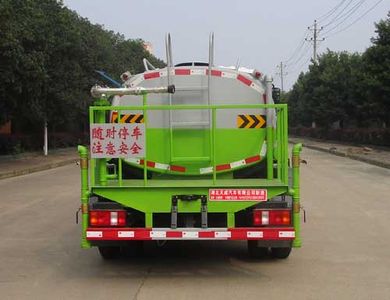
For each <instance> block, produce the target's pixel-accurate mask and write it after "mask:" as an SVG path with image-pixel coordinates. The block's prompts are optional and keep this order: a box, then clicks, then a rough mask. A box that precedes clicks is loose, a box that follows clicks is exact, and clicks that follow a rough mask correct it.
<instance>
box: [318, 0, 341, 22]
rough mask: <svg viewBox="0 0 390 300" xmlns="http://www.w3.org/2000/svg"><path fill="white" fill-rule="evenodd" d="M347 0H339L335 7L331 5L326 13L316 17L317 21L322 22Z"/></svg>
mask: <svg viewBox="0 0 390 300" xmlns="http://www.w3.org/2000/svg"><path fill="white" fill-rule="evenodd" d="M345 1H347V0H342V1H340V2H339V4H337V5H336V6H335V7H333V8H332V9H331V10H330V11H328V12H327V13H326V14H323V15H322V16H320V17H319V18H317V20H318V21H320V22H322V21H325V20H326V19H327V18H329V17H330V16H331V15H332V14H334V13H335V12H336V10H337V9H338V8H339V7H340V6H341V5H343V3H344V2H345Z"/></svg>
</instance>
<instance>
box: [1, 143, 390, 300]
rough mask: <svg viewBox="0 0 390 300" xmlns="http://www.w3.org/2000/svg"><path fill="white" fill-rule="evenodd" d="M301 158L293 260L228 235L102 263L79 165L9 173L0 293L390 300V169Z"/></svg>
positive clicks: (317, 156)
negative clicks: (83, 226)
mask: <svg viewBox="0 0 390 300" xmlns="http://www.w3.org/2000/svg"><path fill="white" fill-rule="evenodd" d="M302 156H303V158H304V159H305V160H307V161H308V164H307V165H303V166H302V203H303V205H304V207H305V209H306V211H307V216H308V217H307V223H306V224H304V225H303V226H302V227H303V242H304V244H303V247H302V248H301V249H294V250H293V252H292V254H291V255H290V257H289V258H288V259H287V260H273V259H271V258H268V259H264V260H261V261H256V260H251V259H249V258H248V257H247V255H246V244H245V243H244V242H234V241H230V242H206V243H204V242H187V243H174V242H173V243H171V244H167V247H165V248H157V247H153V245H149V246H148V248H147V249H146V252H145V254H144V255H143V256H142V257H139V258H138V259H136V260H134V259H120V260H118V261H113V262H104V261H102V260H101V259H100V257H99V255H98V254H97V251H96V249H90V250H82V249H80V247H79V226H78V225H76V224H75V211H76V209H77V208H78V206H79V198H78V197H79V169H78V167H77V166H76V165H69V166H65V167H60V168H57V169H52V170H49V171H43V172H39V173H34V174H31V175H26V176H21V177H16V178H10V179H5V180H1V181H0V191H1V195H0V299H95V300H97V299H104V300H107V299H159V300H162V299H284V300H285V299H354V300H356V299H390V197H389V195H390V170H387V169H382V168H379V167H375V166H371V165H368V164H365V163H361V162H357V161H354V160H349V159H347V158H341V157H337V156H332V155H330V154H326V153H322V152H316V151H313V150H308V149H305V150H304V152H303V155H302Z"/></svg>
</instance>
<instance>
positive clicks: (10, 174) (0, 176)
mask: <svg viewBox="0 0 390 300" xmlns="http://www.w3.org/2000/svg"><path fill="white" fill-rule="evenodd" d="M76 161H77V158H71V159H70V158H69V159H66V160H62V161H59V162H54V163H48V164H44V165H40V166H36V167H32V168H28V169H23V170H16V171H10V172H7V173H3V174H0V180H1V179H6V178H11V177H16V176H21V175H27V174H31V173H35V172H39V171H45V170H50V169H54V168H58V167H62V166H65V165H69V164H71V163H75V162H76Z"/></svg>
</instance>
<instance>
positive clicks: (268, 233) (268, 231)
mask: <svg viewBox="0 0 390 300" xmlns="http://www.w3.org/2000/svg"><path fill="white" fill-rule="evenodd" d="M86 237H87V240H211V239H212V240H293V239H294V238H295V231H294V228H292V227H287V228H264V227H263V228H210V229H200V228H199V229H198V228H179V229H170V228H151V229H150V228H149V229H147V228H88V229H87V232H86Z"/></svg>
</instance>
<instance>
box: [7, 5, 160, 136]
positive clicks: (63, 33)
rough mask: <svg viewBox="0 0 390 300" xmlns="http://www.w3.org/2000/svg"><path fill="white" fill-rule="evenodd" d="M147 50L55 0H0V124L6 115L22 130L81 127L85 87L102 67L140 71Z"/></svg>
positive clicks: (115, 71)
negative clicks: (44, 122) (44, 125)
mask: <svg viewBox="0 0 390 300" xmlns="http://www.w3.org/2000/svg"><path fill="white" fill-rule="evenodd" d="M144 57H146V58H148V59H149V60H150V61H152V62H153V64H155V65H156V66H160V67H161V66H164V63H163V62H162V61H161V60H159V59H157V58H155V57H153V56H152V55H150V54H149V53H148V52H147V51H146V50H144V47H143V41H142V40H140V39H136V40H128V39H125V37H124V36H122V35H120V34H117V33H114V32H112V31H107V30H105V29H104V28H103V27H102V26H101V25H94V24H91V23H90V22H89V21H88V20H87V19H85V18H82V17H80V16H79V15H78V14H77V13H75V12H73V11H71V10H69V9H68V8H66V7H64V5H63V4H62V2H61V1H56V0H1V1H0V62H1V64H0V124H1V123H4V122H5V121H7V119H11V120H12V124H13V127H17V128H19V129H23V131H24V132H26V131H27V132H29V131H30V132H32V131H34V130H41V127H42V124H43V120H44V119H45V118H47V120H48V122H49V129H51V130H55V129H56V128H57V129H63V128H67V127H69V126H71V127H78V128H81V126H82V125H83V123H84V122H85V121H86V112H87V106H88V104H89V103H90V101H91V98H90V96H89V90H90V88H91V86H92V85H93V84H95V83H96V82H97V80H98V79H99V78H98V77H97V75H96V74H95V72H94V71H95V70H104V71H106V72H108V73H110V74H112V75H115V76H116V77H117V79H119V75H120V74H122V73H123V72H124V71H127V70H130V71H131V72H132V73H139V72H142V71H143V65H142V59H143V58H144Z"/></svg>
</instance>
